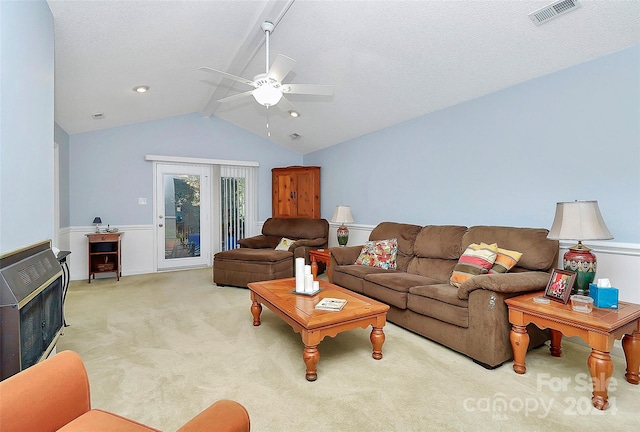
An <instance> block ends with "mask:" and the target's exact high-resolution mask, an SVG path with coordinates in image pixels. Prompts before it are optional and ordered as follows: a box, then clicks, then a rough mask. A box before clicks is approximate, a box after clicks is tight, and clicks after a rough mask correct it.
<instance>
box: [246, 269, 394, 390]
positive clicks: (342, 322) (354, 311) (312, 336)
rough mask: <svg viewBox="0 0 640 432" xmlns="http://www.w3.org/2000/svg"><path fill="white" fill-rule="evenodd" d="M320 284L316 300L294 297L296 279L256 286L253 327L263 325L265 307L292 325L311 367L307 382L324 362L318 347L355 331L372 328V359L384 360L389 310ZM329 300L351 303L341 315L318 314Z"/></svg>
mask: <svg viewBox="0 0 640 432" xmlns="http://www.w3.org/2000/svg"><path fill="white" fill-rule="evenodd" d="M319 282H320V292H319V293H318V294H316V295H314V296H306V295H301V294H295V293H293V291H294V289H295V278H288V279H278V280H271V281H264V282H252V283H250V284H249V289H250V290H251V301H252V304H251V313H252V314H253V325H254V326H259V325H260V314H261V313H262V305H265V306H266V307H268V308H269V309H270V310H271V311H272V312H274V313H275V314H276V315H278V316H279V317H280V318H282V319H283V320H284V321H285V322H286V323H288V324H289V325H290V326H291V327H292V328H293V331H295V332H296V333H300V335H301V336H302V342H303V343H304V352H303V353H302V359H303V360H304V363H305V365H306V366H307V370H306V378H307V380H308V381H315V380H316V379H317V378H318V371H317V369H316V367H317V365H318V361H319V360H320V351H318V345H319V344H320V342H321V341H322V340H323V339H324V338H325V337H326V336H330V337H335V336H336V335H337V334H338V333H341V332H344V331H347V330H351V329H354V328H358V327H361V328H367V327H368V326H372V327H373V328H372V330H371V335H370V340H371V344H372V345H373V354H372V357H373V358H374V359H376V360H380V359H381V358H382V344H383V343H384V332H383V331H382V327H384V325H385V324H386V321H387V311H388V310H389V306H388V305H386V304H383V303H380V302H377V301H375V300H372V299H370V298H367V297H365V296H362V295H360V294H357V293H354V292H352V291H349V290H347V289H345V288H342V287H339V286H337V285H333V284H331V283H329V282H325V281H322V280H321V281H319ZM325 297H334V298H342V299H345V300H347V304H346V305H345V306H344V308H343V309H342V310H340V311H337V312H331V311H324V310H316V309H315V305H316V304H317V303H318V302H319V301H320V300H321V299H323V298H325Z"/></svg>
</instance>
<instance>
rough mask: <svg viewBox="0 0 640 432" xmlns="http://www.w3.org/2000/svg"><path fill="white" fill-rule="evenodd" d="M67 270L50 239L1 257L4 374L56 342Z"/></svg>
mask: <svg viewBox="0 0 640 432" xmlns="http://www.w3.org/2000/svg"><path fill="white" fill-rule="evenodd" d="M62 275H63V274H62V268H61V267H60V263H59V262H58V260H57V259H56V257H55V255H54V253H53V251H52V250H51V242H50V241H49V240H47V241H44V242H41V243H37V244H34V245H31V246H27V247H25V248H22V249H20V250H17V251H13V252H10V253H8V254H4V255H2V256H1V257H0V380H3V379H5V378H8V377H10V376H12V375H14V374H16V373H18V372H20V371H21V370H23V369H26V368H28V367H29V366H32V365H34V364H36V363H38V362H39V361H41V360H43V359H45V358H46V357H47V356H48V355H49V354H50V353H51V351H52V350H53V348H54V347H55V344H56V342H57V340H58V338H59V337H60V334H61V332H62V327H63V322H64V318H63V284H62Z"/></svg>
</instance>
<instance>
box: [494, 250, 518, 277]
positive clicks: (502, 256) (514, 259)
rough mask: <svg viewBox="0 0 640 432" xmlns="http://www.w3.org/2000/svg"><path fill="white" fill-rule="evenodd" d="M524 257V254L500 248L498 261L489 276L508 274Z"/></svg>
mask: <svg viewBox="0 0 640 432" xmlns="http://www.w3.org/2000/svg"><path fill="white" fill-rule="evenodd" d="M521 257H522V252H517V251H512V250H508V249H502V248H501V247H499V248H498V253H497V255H496V261H495V262H494V263H493V266H492V267H491V268H490V269H489V274H497V273H506V272H508V271H509V270H511V269H512V268H513V267H515V265H516V264H518V261H519V260H520V258H521Z"/></svg>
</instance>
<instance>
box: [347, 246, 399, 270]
mask: <svg viewBox="0 0 640 432" xmlns="http://www.w3.org/2000/svg"><path fill="white" fill-rule="evenodd" d="M397 253H398V239H395V238H392V239H387V240H376V241H368V242H365V244H364V246H362V250H361V251H360V255H359V256H358V258H357V259H356V262H355V263H356V265H363V266H369V267H380V268H383V269H386V270H395V269H396V254H397Z"/></svg>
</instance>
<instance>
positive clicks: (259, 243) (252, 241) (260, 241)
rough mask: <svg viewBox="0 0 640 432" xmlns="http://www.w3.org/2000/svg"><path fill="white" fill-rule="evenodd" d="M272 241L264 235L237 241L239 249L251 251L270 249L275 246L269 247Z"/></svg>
mask: <svg viewBox="0 0 640 432" xmlns="http://www.w3.org/2000/svg"><path fill="white" fill-rule="evenodd" d="M271 243H272V240H271V239H270V238H269V237H267V236H266V235H262V234H260V235H257V236H254V237H247V238H243V239H240V240H238V244H239V245H240V247H246V248H251V249H268V248H269V249H270V248H272V247H275V246H271Z"/></svg>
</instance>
